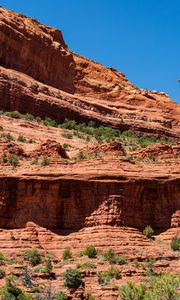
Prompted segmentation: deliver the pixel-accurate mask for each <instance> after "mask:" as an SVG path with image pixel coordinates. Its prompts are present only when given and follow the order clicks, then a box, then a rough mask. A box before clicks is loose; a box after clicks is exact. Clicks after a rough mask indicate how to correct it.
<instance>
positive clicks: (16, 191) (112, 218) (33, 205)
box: [0, 178, 180, 230]
mask: <svg viewBox="0 0 180 300" xmlns="http://www.w3.org/2000/svg"><path fill="white" fill-rule="evenodd" d="M179 184H180V181H179V179H177V180H163V179H159V180H158V179H157V180H152V179H144V180H142V179H128V178H124V179H122V180H114V181H111V180H110V181H108V180H105V181H103V180H101V181H99V180H98V181H94V180H92V181H83V180H65V179H56V180H48V179H44V180H42V179H28V178H27V179H26V178H24V179H23V178H22V179H18V178H4V179H3V178H1V181H0V200H1V202H0V203H1V204H0V227H3V228H22V227H25V225H26V223H27V222H28V221H33V222H35V223H36V224H38V225H40V226H44V227H46V228H50V229H71V230H78V229H80V228H83V227H91V226H98V225H111V226H131V227H136V228H140V229H142V228H144V227H145V226H146V225H149V224H151V226H152V227H153V228H154V229H157V230H166V229H168V228H170V227H171V225H173V215H174V213H175V212H176V211H177V210H178V208H179V207H180V200H179V199H180V190H179Z"/></svg>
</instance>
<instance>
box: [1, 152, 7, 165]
mask: <svg viewBox="0 0 180 300" xmlns="http://www.w3.org/2000/svg"><path fill="white" fill-rule="evenodd" d="M1 161H2V162H3V163H7V162H8V158H7V155H6V153H3V154H2V157H1Z"/></svg>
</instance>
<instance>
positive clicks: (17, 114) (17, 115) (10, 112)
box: [5, 111, 21, 119]
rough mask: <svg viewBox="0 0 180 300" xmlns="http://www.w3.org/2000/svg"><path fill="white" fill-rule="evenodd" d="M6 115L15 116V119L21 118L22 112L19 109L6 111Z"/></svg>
mask: <svg viewBox="0 0 180 300" xmlns="http://www.w3.org/2000/svg"><path fill="white" fill-rule="evenodd" d="M5 116H7V117H10V118H13V119H20V118H21V114H20V113H19V112H18V111H9V112H6V113H5Z"/></svg>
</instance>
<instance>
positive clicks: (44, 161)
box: [41, 156, 50, 166]
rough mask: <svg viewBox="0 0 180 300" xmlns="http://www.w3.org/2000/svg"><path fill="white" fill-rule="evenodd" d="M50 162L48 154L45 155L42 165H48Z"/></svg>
mask: <svg viewBox="0 0 180 300" xmlns="http://www.w3.org/2000/svg"><path fill="white" fill-rule="evenodd" d="M49 163H50V159H49V157H48V156H44V157H43V158H42V161H41V165H42V166H48V165H49Z"/></svg>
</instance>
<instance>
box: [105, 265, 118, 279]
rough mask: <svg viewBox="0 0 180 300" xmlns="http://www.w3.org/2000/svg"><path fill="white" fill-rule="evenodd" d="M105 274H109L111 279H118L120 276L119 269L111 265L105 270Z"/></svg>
mask: <svg viewBox="0 0 180 300" xmlns="http://www.w3.org/2000/svg"><path fill="white" fill-rule="evenodd" d="M106 274H107V276H109V277H110V278H111V279H112V278H115V279H119V278H120V272H119V270H117V269H115V268H113V267H111V268H110V269H109V270H107V271H106Z"/></svg>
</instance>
